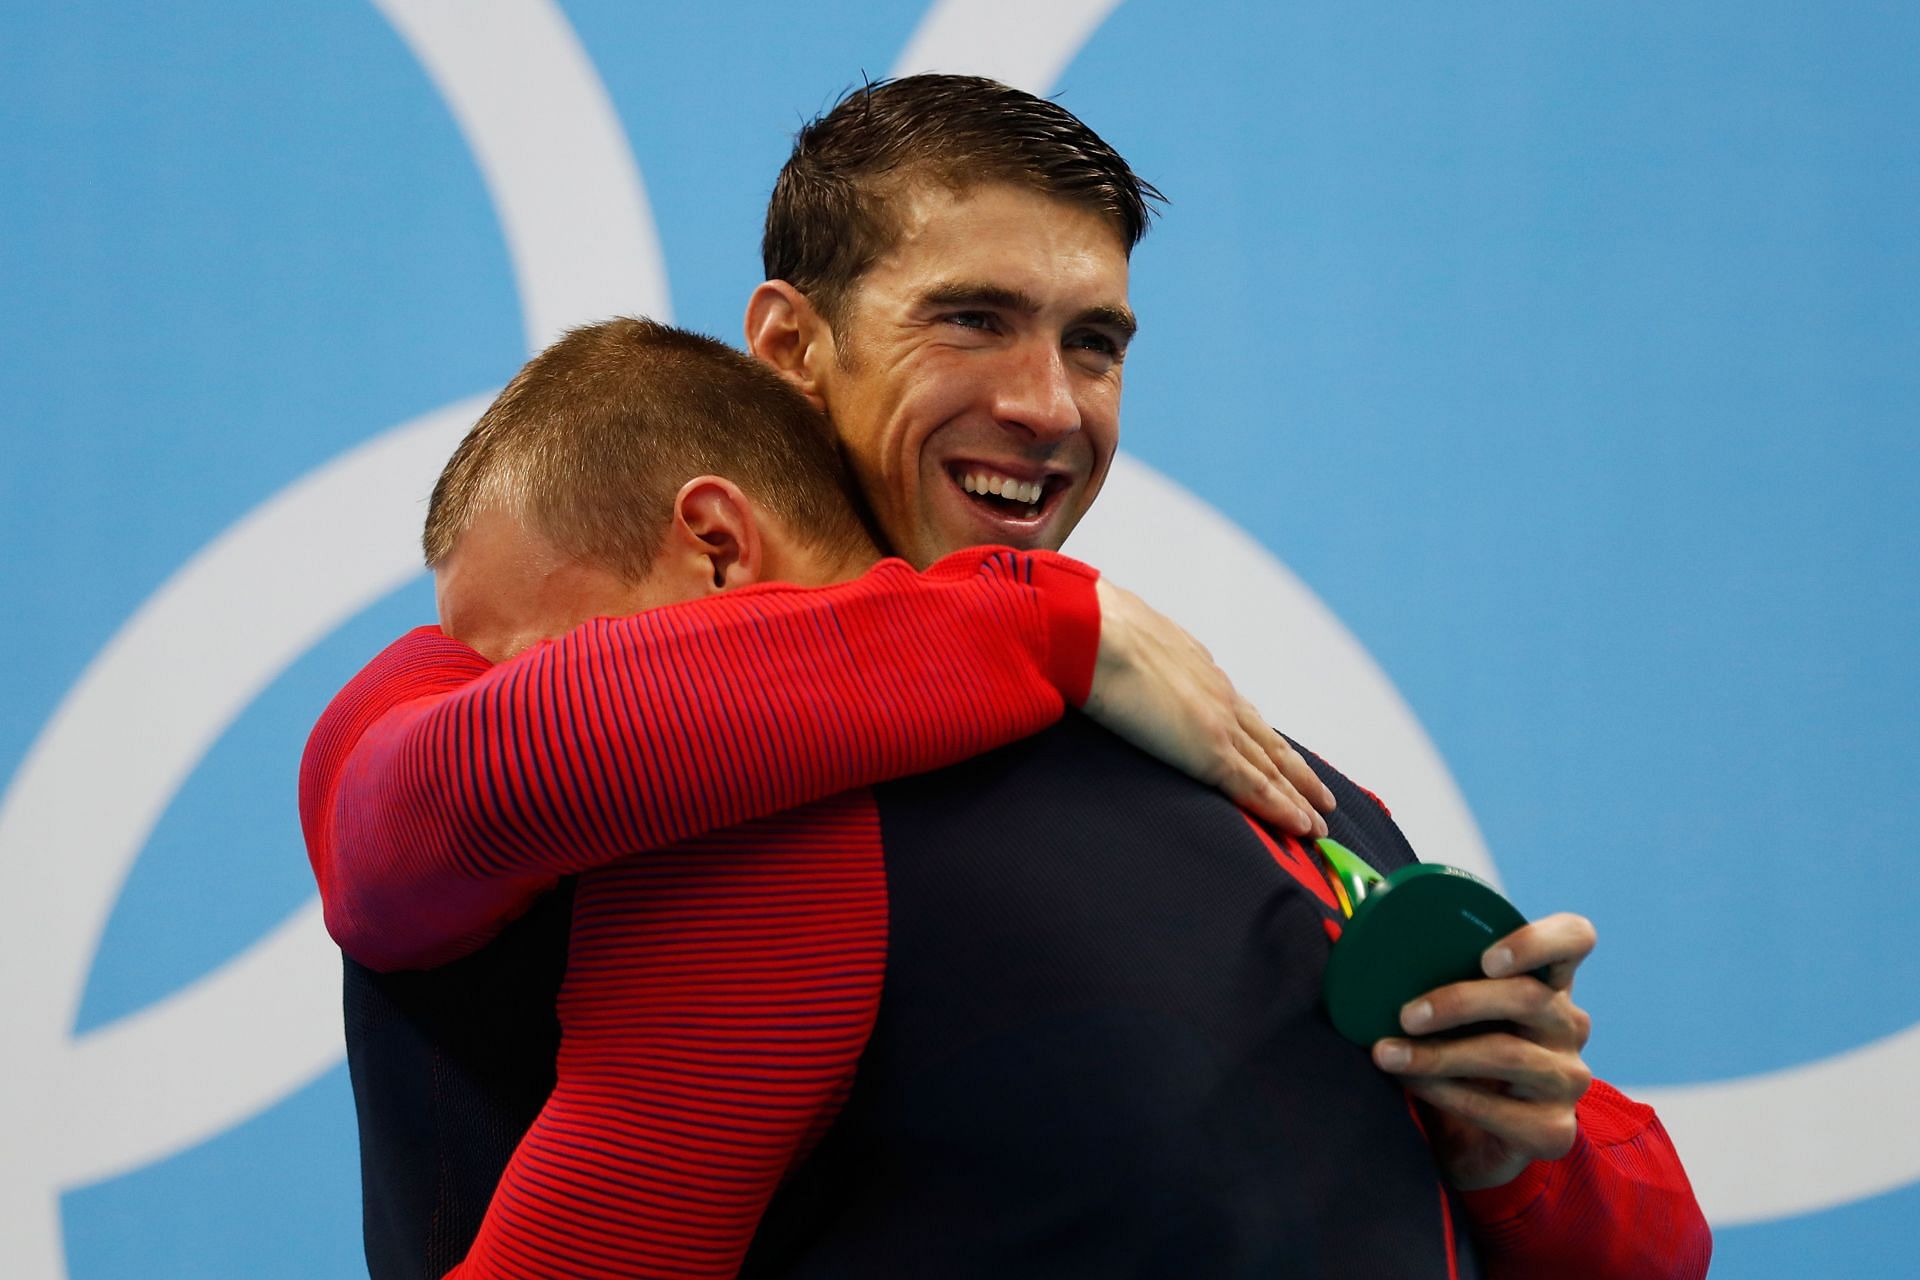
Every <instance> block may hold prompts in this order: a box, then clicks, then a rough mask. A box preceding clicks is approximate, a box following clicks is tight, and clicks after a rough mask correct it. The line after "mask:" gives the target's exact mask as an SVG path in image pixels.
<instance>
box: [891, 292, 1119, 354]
mask: <svg viewBox="0 0 1920 1280" xmlns="http://www.w3.org/2000/svg"><path fill="white" fill-rule="evenodd" d="M920 301H921V303H922V304H923V305H925V306H930V307H992V308H994V309H995V310H998V311H1018V312H1021V313H1022V314H1025V315H1034V314H1036V313H1038V312H1039V310H1040V302H1039V300H1038V299H1036V298H1035V297H1034V296H1033V295H1032V294H1030V293H1027V292H1026V291H1024V290H1021V289H1009V288H1007V287H1005V286H1004V285H997V284H984V283H979V282H975V281H969V280H952V281H948V282H946V283H944V284H937V285H934V286H933V287H932V288H930V289H928V290H927V291H926V292H925V293H923V294H921V295H920ZM1073 323H1074V324H1077V325H1078V324H1096V325H1104V326H1105V327H1107V328H1109V329H1118V330H1119V331H1120V333H1121V335H1122V336H1123V338H1125V339H1126V340H1128V341H1131V340H1132V339H1133V335H1134V334H1136V333H1138V332H1140V321H1139V320H1138V318H1136V317H1135V316H1134V314H1133V312H1132V311H1131V310H1130V309H1129V308H1127V307H1112V306H1098V307H1088V308H1087V309H1086V310H1085V311H1082V312H1080V313H1079V314H1077V315H1075V316H1074V317H1073Z"/></svg>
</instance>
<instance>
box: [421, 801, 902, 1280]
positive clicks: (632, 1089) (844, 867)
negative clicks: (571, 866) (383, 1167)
mask: <svg viewBox="0 0 1920 1280" xmlns="http://www.w3.org/2000/svg"><path fill="white" fill-rule="evenodd" d="M886 933H887V897H886V878H885V869H884V863H883V859H882V856H881V843H880V820H879V814H878V812H877V810H876V809H875V807H874V804H873V801H872V797H871V794H870V793H868V792H852V793H846V794H842V795H839V796H835V797H833V798H831V799H828V800H825V801H822V802H820V803H817V804H814V805H810V806H808V807H806V808H804V809H800V810H796V811H792V812H789V813H783V814H778V815H776V816H774V817H772V818H767V819H762V820H760V821H758V822H754V823H750V824H747V825H746V826H744V827H738V828H735V829H733V830H730V831H724V832H719V833H716V834H713V835H708V836H704V837H701V838H700V839H698V840H695V841H691V842H688V843H685V844H682V845H679V846H676V847H674V848H672V849H668V850H663V851H661V852H658V853H652V854H648V855H646V856H645V857H641V858H630V859H628V860H626V861H624V862H620V863H617V864H615V865H614V866H612V867H607V868H603V869H601V870H598V871H594V872H591V873H589V874H587V875H585V876H583V877H582V878H581V881H580V888H579V891H578V896H577V897H576V898H575V901H574V916H573V934H572V940H571V942H570V944H569V949H568V958H567V976H566V981H565V983H564V985H563V986H562V988H561V993H560V1005H559V1008H560V1023H561V1027H562V1039H561V1048H560V1059H559V1072H558V1075H559V1079H558V1083H557V1084H556V1086H555V1088H554V1092H553V1095H552V1097H551V1098H550V1099H549V1100H548V1102H547V1104H546V1106H545V1108H544V1109H543V1110H542V1111H541V1113H540V1116H539V1118H538V1119H536V1120H535V1121H534V1124H533V1127H532V1128H531V1129H529V1130H528V1132H527V1135H526V1137H525V1138H524V1139H522V1141H521V1143H520V1145H519V1147H518V1148H516V1150H515V1152H514V1155H513V1159H512V1161H511V1162H510V1163H509V1164H508V1166H507V1169H506V1172H505V1174H504V1175H503V1176H502V1178H501V1180H500V1185H499V1187H498V1188H497V1189H496V1191H495V1193H494V1198H493V1201H492V1203H491V1204H490V1205H489V1206H488V1209H487V1215H486V1218H485V1220H484V1221H483V1222H482V1224H481V1228H480V1233H479V1236H478V1237H477V1238H476V1240H475V1242H474V1245H473V1248H472V1250H471V1251H470V1252H469V1254H468V1256H467V1259H466V1261H465V1262H463V1263H462V1264H461V1265H460V1266H459V1267H457V1268H455V1269H454V1271H453V1272H452V1273H451V1275H452V1276H455V1277H459V1278H460V1280H499V1278H503V1277H547V1276H578V1277H630V1276H715V1277H719V1276H732V1275H733V1274H734V1273H735V1272H737V1271H738V1270H739V1267H740V1262H741V1259H742V1258H743V1257H744V1256H745V1254H746V1249H747V1245H748V1243H749V1241H751V1239H752V1238H753V1232H754V1228H755V1227H756V1226H757V1225H758V1223H759V1221H760V1216H761V1214H762V1213H763V1212H764V1211H765V1209H766V1206H767V1202H768V1200H769V1199H771V1198H772V1195H773V1193H774V1190H775V1188H776V1187H777V1186H778V1185H779V1183H780V1180H781V1178H782V1177H783V1176H784V1175H785V1174H786V1173H787V1171H788V1170H789V1169H791V1168H792V1167H793V1166H794V1165H795V1164H796V1163H797V1162H798V1161H799V1160H800V1159H801V1158H802V1157H803V1156H804V1155H805V1153H806V1152H807V1150H808V1149H809V1147H810V1146H811V1144H812V1142H814V1141H815V1140H817V1138H818V1137H819V1136H820V1134H821V1133H823V1132H824V1131H825V1128H826V1125H827V1123H828V1122H829V1121H830V1120H831V1119H832V1117H833V1116H834V1114H836V1113H837V1111H838V1109H839V1107H840V1106H841V1104H842V1103H843V1102H844V1101H845V1098H846V1095H847V1092H848V1090H849V1089H850V1088H851V1086H852V1081H853V1074H854V1068H855V1066H856V1064H857V1063H858V1061H859V1057H860V1053H861V1050H862V1049H863V1047H864V1046H865V1044H866V1041H867V1036H868V1033H869V1032H870V1031H871V1029H872V1026H873V1020H874V1016H875V1013H876V1012H877V1010H878V1007H879V999H880V987H881V978H882V972H883V969H884V966H885V962H886Z"/></svg>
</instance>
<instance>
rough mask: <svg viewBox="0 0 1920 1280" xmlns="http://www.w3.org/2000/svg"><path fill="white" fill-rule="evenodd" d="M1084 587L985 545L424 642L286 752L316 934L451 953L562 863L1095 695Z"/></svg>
mask: <svg viewBox="0 0 1920 1280" xmlns="http://www.w3.org/2000/svg"><path fill="white" fill-rule="evenodd" d="M1093 588H1094V574H1093V572H1092V571H1091V570H1089V569H1086V568H1085V567H1084V566H1080V565H1077V564H1075V563H1074V562H1073V561H1070V560H1067V559H1065V558H1063V557H1060V556H1055V555H1051V554H1049V553H1046V552H1019V553H1016V552H1011V551H1007V550H1005V549H994V548H979V549H975V550H972V551H967V552H962V553H960V554H958V555H955V556H950V557H948V558H947V559H945V560H943V561H941V562H939V563H938V564H936V565H934V566H933V567H932V568H930V569H928V570H927V571H926V572H925V573H922V574H915V573H914V572H913V571H912V570H911V569H910V568H909V567H908V566H907V565H905V564H904V563H902V562H900V561H887V562H884V563H882V564H881V565H880V566H878V567H877V568H875V569H874V570H873V571H872V572H871V573H869V574H867V575H865V576H863V577H862V578H860V579H858V580H856V581H854V582H850V583H844V584H841V585H839V586H835V587H829V588H824V589H820V590H814V591H808V590H802V589H799V588H794V587H786V586H765V587H749V588H745V589H742V590H737V591H732V592H728V593H726V594H724V595H719V596H714V597H711V598H709V599H707V600H703V601H700V602H698V603H695V604H690V605H683V606H676V607H674V608H669V609H659V610H655V611H653V612H651V613H647V614H643V615H640V616H638V617H633V618H619V619H608V618H601V619H596V620H594V621H592V622H589V623H587V624H586V625H585V626H583V627H581V628H579V629H578V630H576V631H574V632H572V633H570V634H569V635H567V636H565V637H563V638H561V639H559V640H556V641H553V642H551V643H548V644H543V645H540V646H538V647H536V648H535V649H533V650H532V651H530V652H528V653H526V654H524V655H522V656H520V657H519V658H516V659H515V660H514V661H512V662H508V663H504V664H502V665H501V666H499V667H497V668H493V669H488V668H487V667H486V665H485V662H484V660H483V659H481V658H480V657H479V655H478V654H475V653H474V652H473V651H472V650H470V649H467V648H466V647H465V646H462V645H458V644H457V643H456V642H454V641H451V640H448V639H446V638H445V637H442V636H440V635H439V634H438V633H437V632H435V631H433V630H432V629H424V630H421V631H416V632H414V633H412V634H411V635H409V636H407V637H405V638H403V639H402V640H401V641H399V642H398V643H397V644H396V645H395V646H393V648H391V649H389V650H388V651H387V652H386V653H384V654H382V655H381V656H380V657H379V658H377V659H375V661H374V662H373V663H372V664H370V665H369V667H368V669H367V670H366V671H365V672H363V673H362V674H361V676H360V677H358V678H356V679H355V680H354V681H353V682H352V683H351V684H349V685H348V686H347V688H346V689H345V690H343V691H342V692H341V694H340V695H339V697H337V698H336V699H335V700H334V703H333V705H332V706H330V707H329V708H328V709H327V711H326V713H325V714H324V715H323V716H322V717H321V720H320V722H319V724H318V725H317V726H316V727H315V729H314V733H313V736H312V738H311V739H310V740H309V743H308V748H307V754H306V758H305V760H304V761H303V763H302V768H301V820H302V825H303V827H304V829H305V832H306V837H307V852H308V856H309V858H310V859H311V860H312V862H313V868H314V874H315V878H316V879H317V881H318V882H319V885H320V892H321V898H322V900H323V903H324V905H325V910H326V919H327V927H328V930H329V931H330V932H331V933H332V934H333V936H334V939H335V940H336V941H337V942H338V943H339V944H340V945H341V947H342V948H343V949H344V950H346V951H347V953H348V954H350V955H352V956H353V957H354V958H355V959H357V960H360V961H361V962H362V963H364V964H367V965H370V966H372V967H374V968H378V969H396V968H411V967H424V966H429V965H433V964H439V963H444V962H445V961H447V960H450V959H452V958H454V957H456V956H459V955H462V954H464V953H466V952H468V951H470V950H472V949H473V948H474V947H476V946H478V945H480V944H481V943H483V942H485V941H486V940H487V939H488V938H490V937H492V936H493V934H494V933H495V932H496V931H497V930H498V928H499V926H500V924H502V923H503V922H504V921H505V920H507V919H510V918H511V917H512V915H513V914H515V913H516V912H517V911H519V910H521V909H523V908H524V906H525V905H526V904H527V903H528V902H529V901H531V899H532V897H533V896H534V895H535V894H536V893H537V892H538V891H539V890H540V889H541V888H543V887H545V886H546V885H548V884H550V883H551V882H552V880H553V878H554V877H556V876H558V875H564V874H570V873H574V872H578V871H583V870H586V869H587V868H590V867H594V866H600V865H604V864H606V863H607V862H609V861H611V860H613V859H616V858H619V857H621V856H623V855H625V854H627V853H630V852H633V851H636V850H640V849H650V848H658V847H661V846H664V845H667V844H671V843H674V842H675V841H678V840H682V839H685V838H687V837H689V836H692V835H695V834H698V833H700V832H703V831H710V830H715V829H717V828H722V827H728V826H732V825H734V824H736V823H739V822H743V821H746V820H748V819H751V818H754V817H758V816H761V815H765V814H771V813H776V812H779V811H780V810H783V809H788V808H791V807H793V806H795V805H799V804H805V803H808V802H810V801H812V800H816V799H819V798H821V797H823V796H827V795H832V794H834V793H836V792H839V791H843V790H846V789H848V788H851V787H857V786H863V785H868V784H871V783H874V782H879V781H884V780H886V779H888V778H893V777H899V776H903V775H906V774H911V773H919V772H924V771H926V770H930V769H936V768H940V767H942V766H944V765H947V764H952V763H955V762H957V761H960V760H964V759H967V758H968V757H970V756H973V755H977V754H979V753H980V752H982V751H986V750H990V749H991V748H993V747H996V746H1000V745H1002V744H1004V743H1006V742H1010V741H1012V740H1014V739H1016V738H1019V737H1022V736H1025V735H1026V734H1029V733H1032V732H1035V731H1036V730H1039V729H1041V728H1044V727H1045V726H1046V725H1048V724H1051V723H1052V722H1053V721H1054V720H1056V719H1058V718H1059V716H1060V714H1061V711H1062V708H1063V706H1064V705H1065V702H1066V701H1078V700H1084V698H1085V696H1086V690H1087V688H1088V687H1089V685H1090V684H1091V681H1092V676H1093V669H1094V662H1095V658H1096V656H1097V647H1098V638H1099V636H1098V632H1099V606H1098V603H1097V600H1096V597H1095V594H1094V589H1093Z"/></svg>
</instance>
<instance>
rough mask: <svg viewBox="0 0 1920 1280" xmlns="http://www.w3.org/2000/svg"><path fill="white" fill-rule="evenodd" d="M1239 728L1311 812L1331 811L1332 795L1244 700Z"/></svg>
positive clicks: (1311, 768) (1304, 762)
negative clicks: (1312, 810) (1303, 798)
mask: <svg viewBox="0 0 1920 1280" xmlns="http://www.w3.org/2000/svg"><path fill="white" fill-rule="evenodd" d="M1239 713H1240V727H1241V728H1243V729H1245V730H1246V731H1247V735H1248V736H1249V737H1251V738H1252V739H1253V740H1254V742H1256V743H1257V744H1259V747H1260V750H1261V751H1262V752H1264V753H1265V755H1266V757H1267V759H1268V760H1269V761H1270V762H1271V763H1272V764H1273V766H1274V768H1275V769H1277V770H1278V771H1279V773H1280V776H1281V777H1283V778H1285V779H1286V780H1287V781H1288V782H1289V783H1291V784H1292V786H1293V789H1294V790H1295V791H1297V792H1299V793H1300V794H1301V795H1302V796H1304V797H1305V798H1306V799H1307V800H1308V801H1309V802H1310V803H1311V804H1312V805H1313V807H1314V808H1316V809H1318V810H1319V811H1320V812H1322V813H1332V812H1333V810H1334V798H1333V792H1332V791H1331V790H1329V789H1328V787H1327V784H1326V783H1324V782H1322V781H1321V780H1320V775H1319V774H1317V773H1315V772H1314V771H1313V766H1312V765H1310V764H1308V763H1307V761H1306V758H1305V757H1304V756H1302V755H1301V754H1300V753H1299V752H1298V751H1296V750H1295V749H1294V746H1293V744H1292V743H1291V742H1288V741H1287V740H1286V738H1285V737H1283V736H1282V735H1281V733H1280V732H1279V730H1277V729H1275V728H1274V727H1273V726H1272V725H1270V724H1268V723H1267V721H1266V718H1265V717H1263V716H1262V715H1261V714H1260V712H1259V711H1258V710H1257V709H1256V708H1255V707H1254V705H1253V704H1252V703H1251V702H1248V701H1247V700H1246V699H1245V698H1240V699H1239ZM1321 834H1322V835H1324V834H1326V833H1325V832H1322V833H1321Z"/></svg>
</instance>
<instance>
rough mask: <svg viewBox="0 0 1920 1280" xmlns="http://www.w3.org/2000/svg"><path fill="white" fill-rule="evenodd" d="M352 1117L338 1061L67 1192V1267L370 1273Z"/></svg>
mask: <svg viewBox="0 0 1920 1280" xmlns="http://www.w3.org/2000/svg"><path fill="white" fill-rule="evenodd" d="M342 1124H345V1125H346V1126H347V1127H346V1128H345V1129H342V1128H341V1125H342ZM352 1126H353V1098H352V1094H351V1091H350V1089H349V1087H348V1084H347V1069H346V1067H345V1066H340V1067H337V1068H335V1069H334V1070H332V1071H329V1072H328V1073H327V1074H326V1075H324V1076H322V1077H321V1078H320V1079H319V1080H317V1081H315V1082H314V1083H313V1084H312V1085H309V1086H308V1087H307V1088H305V1089H302V1090H301V1091H300V1092H298V1093H296V1094H294V1095H292V1096H291V1097H289V1098H287V1099H286V1100H285V1101H284V1102H282V1103H280V1104H279V1105H278V1106H276V1107H274V1108H273V1109H272V1110H270V1111H267V1112H264V1113H263V1114H261V1115H259V1116H256V1117H254V1118H253V1119H252V1120H249V1121H247V1122H246V1123H245V1124H241V1125H238V1126H236V1127H234V1128H232V1129H229V1130H228V1131H227V1132H225V1133H223V1134H221V1135H220V1136H219V1137H217V1138H215V1139H213V1140H212V1141H210V1142H206V1143H203V1144H201V1145H200V1146H198V1147H195V1148H194V1149H193V1150H191V1151H186V1152H183V1153H181V1154H180V1155H177V1156H175V1157H174V1158H173V1159H171V1160H163V1161H161V1162H160V1163H158V1164H154V1165H149V1166H148V1167H147V1168H145V1169H142V1170H140V1171H139V1172H137V1173H132V1174H129V1175H127V1176H126V1177H124V1178H116V1179H114V1180H113V1181H111V1182H105V1183H101V1184H100V1185H98V1186H94V1187H87V1188H84V1189H82V1190H79V1191H75V1192H71V1193H69V1194H68V1195H66V1196H65V1197H63V1198H62V1201H61V1206H60V1207H61V1212H62V1215H63V1217H64V1220H65V1225H66V1232H67V1267H68V1274H70V1275H71V1276H73V1277H74V1280H122V1278H123V1277H128V1276H179V1277H183V1278H184V1277H189V1276H190V1277H194V1278H195V1280H212V1278H213V1277H218V1276H235V1277H247V1278H248V1280H262V1278H266V1277H270V1278H271V1280H341V1277H347V1276H356V1275H358V1276H364V1275H366V1273H367V1264H366V1261H365V1252H364V1250H363V1249H362V1247H361V1244H360V1164H359V1156H358V1154H357V1153H356V1150H355V1143H354V1135H353V1128H352Z"/></svg>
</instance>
